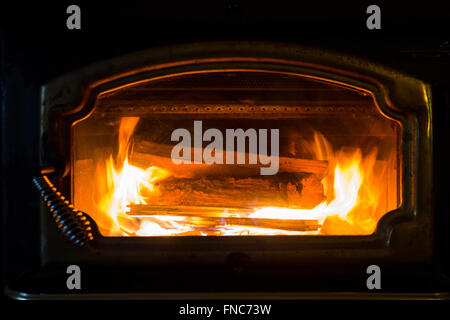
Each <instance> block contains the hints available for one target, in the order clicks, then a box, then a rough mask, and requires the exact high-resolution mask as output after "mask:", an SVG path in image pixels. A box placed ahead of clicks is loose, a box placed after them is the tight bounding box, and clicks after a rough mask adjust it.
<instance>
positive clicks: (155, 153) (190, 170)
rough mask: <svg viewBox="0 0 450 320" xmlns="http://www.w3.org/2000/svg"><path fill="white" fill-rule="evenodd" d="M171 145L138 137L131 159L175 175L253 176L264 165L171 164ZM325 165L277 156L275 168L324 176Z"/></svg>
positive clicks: (314, 161)
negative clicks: (277, 164)
mask: <svg viewBox="0 0 450 320" xmlns="http://www.w3.org/2000/svg"><path fill="white" fill-rule="evenodd" d="M172 148H173V146H171V145H165V144H159V143H155V142H150V141H144V140H140V141H137V142H136V143H135V146H134V152H133V153H132V155H131V161H132V162H133V163H136V164H137V165H140V166H142V167H149V166H157V167H160V168H163V169H166V170H168V171H170V172H171V173H172V175H174V176H176V177H198V176H208V175H213V176H217V175H222V176H252V175H259V174H260V168H261V167H265V166H266V165H261V164H248V161H246V164H233V165H231V164H206V163H192V164H174V163H173V162H172V160H171V152H172ZM202 152H203V150H202ZM193 153H194V148H192V157H191V159H193ZM224 153H225V152H224ZM202 154H203V153H202ZM248 156H249V154H248V153H246V155H245V157H246V159H248ZM235 157H236V153H235ZM327 167H328V162H327V161H321V160H310V159H299V158H294V157H279V170H278V172H279V173H282V172H294V173H298V172H302V173H314V174H317V175H318V176H319V177H323V175H324V174H325V172H326V170H327Z"/></svg>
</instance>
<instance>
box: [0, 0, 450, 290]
mask: <svg viewBox="0 0 450 320" xmlns="http://www.w3.org/2000/svg"><path fill="white" fill-rule="evenodd" d="M353 2H354V3H353ZM69 4H70V3H55V4H50V3H48V4H45V3H44V2H39V3H33V4H26V5H25V4H20V3H17V4H14V5H13V4H3V3H2V4H1V5H0V27H1V31H0V81H1V82H0V85H1V86H0V90H1V96H0V99H1V101H0V103H1V148H2V149H1V150H2V152H1V157H2V158H1V159H2V165H1V170H2V174H1V175H2V182H1V197H2V198H1V208H2V209H1V210H2V266H3V268H2V269H3V274H2V289H4V288H9V289H13V290H15V291H16V292H20V291H27V290H28V291H29V293H31V294H33V293H38V292H43V291H44V292H49V293H52V292H60V291H61V288H60V282H61V279H64V278H65V277H66V274H65V272H64V271H65V270H63V269H61V268H59V267H58V266H57V265H56V266H52V267H51V268H48V269H46V270H45V272H41V273H36V271H37V270H39V269H40V266H41V248H40V238H41V234H40V232H41V230H40V228H39V226H40V221H39V210H40V198H39V194H38V193H37V192H36V190H35V189H34V187H33V185H32V183H31V181H32V176H33V175H34V174H35V173H36V170H37V169H38V164H39V162H40V159H39V153H40V150H39V145H40V140H41V139H42V141H43V143H45V141H46V140H47V139H49V137H46V136H43V137H41V136H40V135H39V132H40V122H39V119H40V117H41V115H40V98H41V97H40V87H41V86H42V85H43V84H44V83H47V82H48V81H50V80H52V79H54V78H56V77H58V76H61V75H63V74H66V73H69V72H72V71H75V70H77V69H79V68H81V67H84V66H87V65H89V64H92V63H96V62H100V61H102V60H105V59H109V58H113V57H116V56H120V55H123V54H127V53H132V52H135V51H138V50H143V49H151V48H156V47H161V46H165V45H174V44H179V45H186V46H188V45H189V43H192V42H205V43H206V42H209V41H221V40H243V41H245V40H259V41H276V42H285V43H290V44H298V45H305V46H312V47H316V48H325V49H330V50H334V51H337V52H340V53H342V54H346V53H348V54H352V55H356V56H359V57H362V58H364V59H369V60H372V61H374V62H376V63H378V64H381V65H385V66H387V67H391V68H394V69H396V70H399V71H401V72H404V73H407V74H410V75H412V76H414V77H416V78H418V79H420V80H422V81H424V82H426V83H429V84H430V85H431V88H432V92H431V97H432V105H433V114H432V117H433V123H432V135H433V152H434V153H433V170H434V177H433V178H434V185H433V193H434V199H433V206H434V208H435V209H434V218H435V232H434V235H433V237H434V243H435V246H434V251H433V263H432V264H431V265H427V266H426V268H423V269H416V270H408V271H405V272H404V273H401V274H397V273H395V272H397V271H393V273H391V274H390V275H389V277H388V278H386V279H385V280H384V283H386V289H387V290H388V291H392V292H397V291H399V290H400V291H401V289H402V287H403V284H405V285H406V284H407V283H408V282H409V281H410V280H411V279H415V280H416V281H417V290H418V291H421V292H449V290H450V289H449V288H450V285H449V280H448V279H449V276H450V260H449V255H448V252H450V244H449V243H450V211H449V206H448V192H449V191H450V170H449V166H448V163H450V154H449V150H450V149H449V148H448V141H449V139H450V78H449V76H448V75H449V74H450V44H449V40H450V39H449V36H448V33H447V32H446V27H448V24H449V19H450V17H449V11H450V10H449V6H450V5H449V3H448V2H446V1H427V5H426V6H424V5H421V4H417V5H416V4H412V3H410V4H408V5H407V7H408V8H407V9H408V10H406V9H405V7H404V4H400V3H398V4H394V3H392V2H387V3H380V4H379V5H380V6H381V8H382V12H383V20H382V29H381V30H372V31H371V30H367V29H366V28H365V17H366V14H365V9H366V7H367V5H368V4H369V3H367V4H362V3H358V2H357V1H352V2H348V1H347V2H346V3H345V6H344V5H342V4H341V3H340V2H332V3H325V2H324V1H315V2H314V4H304V3H303V2H298V3H297V4H295V5H294V4H283V3H280V2H279V1H277V2H272V3H271V4H268V5H263V4H261V3H253V4H252V3H247V2H244V1H242V2H241V1H218V2H211V1H210V2H206V3H203V4H201V3H198V4H194V3H192V2H189V1H186V2H180V3H177V4H169V3H168V4H153V3H151V2H149V3H148V4H136V5H133V6H130V7H129V8H123V6H119V5H114V4H113V2H110V3H103V4H100V3H97V4H95V5H94V4H92V3H80V7H81V8H82V17H83V20H82V29H81V30H80V31H75V30H72V31H70V30H67V29H66V27H65V19H66V16H67V15H66V14H65V11H66V7H67V6H68V5H69ZM52 236H54V237H57V236H58V235H57V234H56V233H55V234H53V235H52ZM225 265H226V266H227V267H225V268H224V270H222V271H223V273H222V274H223V276H222V277H220V278H217V277H216V276H215V274H217V273H208V272H205V271H204V270H197V269H195V270H190V271H189V272H190V275H191V277H190V280H189V281H184V279H185V278H184V277H181V276H180V275H179V274H178V275H177V273H176V270H173V271H172V270H169V271H168V270H157V269H155V270H153V271H154V272H153V275H155V274H157V273H158V272H164V273H166V274H170V273H173V281H172V282H171V283H169V284H167V283H165V282H163V281H162V280H161V279H158V277H155V276H149V275H148V273H145V272H144V271H140V272H141V273H138V274H134V277H135V279H138V278H139V277H142V278H143V279H144V278H145V279H146V281H147V282H152V283H153V284H154V287H153V288H154V290H155V291H157V292H165V291H166V292H171V291H177V292H185V293H189V292H191V291H193V290H192V288H193V287H195V286H197V287H196V290H194V291H201V292H207V291H215V290H216V288H221V290H223V291H233V290H237V289H236V288H238V290H237V291H246V290H247V289H248V288H252V289H253V290H259V291H261V292H264V291H267V290H270V291H282V292H283V291H284V292H290V291H292V290H293V289H292V288H291V287H290V286H289V282H290V281H291V279H292V277H291V276H292V275H293V274H296V273H297V272H298V270H289V271H287V272H286V273H285V274H283V276H282V277H280V278H275V279H272V280H271V281H269V282H267V283H264V284H261V283H260V282H259V278H258V274H259V273H261V274H264V272H266V271H267V270H258V271H257V272H249V271H248V270H246V269H245V265H246V261H245V257H243V256H239V255H234V256H233V255H230V256H229V260H228V261H226V263H225ZM328 267H332V266H322V268H328ZM318 270H319V272H320V268H319V269H318ZM122 271H123V274H127V272H128V270H127V269H126V268H124V269H123V270H122ZM110 272H111V274H113V272H112V271H110ZM358 272H360V273H362V271H361V270H359V269H357V268H353V267H349V268H348V269H347V270H346V271H345V272H337V274H336V275H335V277H332V278H324V279H322V283H317V282H307V281H305V282H303V283H304V286H303V287H302V288H297V290H300V291H305V292H307V291H314V289H315V288H316V287H317V286H321V287H322V288H325V289H326V288H328V290H334V289H336V288H342V285H343V284H344V286H345V288H346V289H348V290H352V289H355V288H358V287H359V286H361V283H359V282H358V281H359V280H357V279H359V278H356V277H355V274H358ZM131 273H132V272H131ZM86 275H87V278H86V280H85V281H91V283H92V285H91V287H90V288H91V290H92V292H99V291H102V290H103V291H105V292H110V291H113V290H114V291H117V292H124V293H126V292H128V291H130V287H129V281H128V278H127V277H124V278H122V279H120V280H119V281H118V282H116V283H115V284H114V285H112V284H111V283H110V281H109V279H110V278H109V276H110V274H109V273H108V272H103V271H102V273H101V276H99V272H98V270H96V269H95V268H93V269H91V270H90V271H89V272H87V273H86ZM198 279H203V280H202V281H201V282H200V283H199V282H198V281H197V280H198ZM391 280H392V281H391ZM390 281H391V282H390ZM213 282H214V285H211V283H213ZM145 283H146V282H145V281H143V282H141V283H140V284H139V283H138V282H136V285H135V286H134V287H132V288H131V290H133V292H144V291H145V290H146V287H145ZM389 283H392V285H389ZM30 288H31V289H30ZM325 289H324V290H325ZM150 297H152V296H150ZM16 298H20V297H16Z"/></svg>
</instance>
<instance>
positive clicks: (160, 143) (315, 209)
mask: <svg viewBox="0 0 450 320" xmlns="http://www.w3.org/2000/svg"><path fill="white" fill-rule="evenodd" d="M431 110H432V106H431V93H430V87H429V86H428V85H427V84H425V83H423V82H422V81H420V80H418V79H415V78H413V77H411V76H408V75H405V74H402V73H400V72H397V71H395V70H391V69H388V68H384V67H383V66H381V65H377V64H373V63H371V62H367V61H365V60H362V59H359V58H354V57H350V56H343V55H339V54H336V53H333V52H327V51H324V50H317V49H313V48H306V47H299V46H293V45H285V44H282V45H280V44H271V43H260V42H251V43H249V42H233V43H209V44H207V45H205V44H192V45H190V46H183V47H182V46H174V47H166V48H161V49H153V50H150V51H143V52H138V53H136V54H131V55H128V56H123V57H119V58H116V59H112V60H108V61H104V62H102V63H98V64H96V65H92V66H89V67H86V68H83V69H80V70H77V71H74V72H72V73H69V74H67V75H66V76H63V77H61V78H58V79H56V80H54V81H52V82H50V83H48V84H46V85H45V86H43V87H42V109H41V116H42V118H41V123H42V125H41V134H42V137H43V140H42V146H41V150H42V156H43V157H42V158H43V161H42V164H41V165H42V167H41V168H42V169H41V171H40V173H39V174H37V176H36V178H35V180H34V183H35V184H36V186H37V187H38V189H39V190H40V193H41V195H42V198H43V201H42V208H41V213H40V214H41V230H42V234H41V243H42V246H41V258H42V267H43V269H44V270H52V272H56V273H58V272H61V270H63V268H64V267H65V266H67V265H70V264H77V265H80V266H81V267H82V268H84V270H87V271H85V273H86V277H87V278H88V279H89V281H88V282H86V283H87V284H86V285H85V287H84V291H83V292H84V293H85V294H86V296H89V295H92V294H103V295H104V296H105V297H115V296H119V297H126V296H127V294H128V295H129V294H130V293H132V294H136V295H137V296H139V297H148V298H151V297H164V296H166V295H169V296H170V294H172V297H174V293H175V296H177V295H178V296H179V297H184V296H188V295H187V292H189V295H190V296H191V297H192V294H193V293H192V292H195V293H194V296H195V294H196V295H197V297H205V296H207V295H210V294H212V293H213V292H216V295H215V296H216V297H221V296H222V297H223V296H225V295H226V294H227V293H231V292H233V293H234V295H235V296H242V297H244V296H246V295H248V294H249V293H252V294H253V296H254V297H258V296H261V295H264V294H267V293H270V296H276V295H275V294H274V292H283V293H282V295H284V296H289V295H291V296H295V297H300V298H301V297H314V296H315V297H322V298H327V297H328V298H330V297H338V296H341V297H342V294H343V292H352V293H351V294H352V295H353V296H354V297H364V296H368V295H369V293H367V292H366V291H367V288H366V287H365V285H364V283H365V278H364V276H363V275H364V274H365V271H366V268H367V266H369V265H373V264H375V265H379V266H381V267H382V270H383V276H384V277H385V278H383V279H389V281H390V282H389V281H387V280H383V284H384V283H386V284H385V285H384V287H383V289H384V290H383V291H382V295H384V297H386V298H389V297H396V296H397V295H398V293H399V292H402V293H403V296H404V297H408V296H409V297H414V296H415V295H416V294H417V293H418V292H419V293H420V292H423V294H422V296H423V297H426V296H427V295H428V294H429V293H430V292H434V291H439V290H438V289H436V290H433V289H430V287H429V286H428V287H427V285H425V284H423V285H422V284H419V285H418V284H417V283H416V284H411V283H410V282H409V281H410V279H411V278H410V275H411V274H413V273H414V274H416V275H417V274H422V273H426V272H427V270H428V268H430V266H431V264H432V260H433V250H434V249H433V248H434V211H433V201H432V185H433V181H432V177H433V175H432V172H433V171H432V170H433V167H432V165H433V156H432V145H433V136H432V117H431V114H432V112H431ZM64 236H65V237H64ZM119 273H120V274H126V276H124V277H123V276H122V277H121V276H117V275H118V274H119ZM37 278H38V280H36V288H38V289H34V290H37V291H33V292H31V293H30V292H25V293H24V295H25V296H26V297H37V296H33V294H36V295H37V294H39V296H40V297H43V296H45V297H52V296H59V297H65V295H66V294H69V293H67V292H66V291H65V289H61V288H60V287H59V285H56V284H55V285H53V284H52V285H50V286H44V285H42V283H43V282H45V281H47V282H46V283H47V284H48V279H47V278H46V277H45V275H40V276H39V277H37ZM112 278H114V279H115V280H114V282H113V283H112V282H111V281H110V279H112ZM42 279H47V280H45V281H44V280H42ZM425 282H426V281H425ZM50 283H52V282H51V281H50ZM43 287H45V289H42V288H43ZM39 290H42V291H39ZM333 292H334V293H333ZM185 293H186V295H184V294H185ZM430 294H431V293H430ZM428 296H429V295H428Z"/></svg>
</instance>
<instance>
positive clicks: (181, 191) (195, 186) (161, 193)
mask: <svg viewBox="0 0 450 320" xmlns="http://www.w3.org/2000/svg"><path fill="white" fill-rule="evenodd" d="M155 187H156V188H157V192H152V193H150V194H148V195H145V196H146V197H147V198H148V202H149V203H153V204H158V205H166V206H172V205H174V204H176V205H182V206H199V205H201V206H213V207H224V208H227V207H233V208H238V207H253V208H254V207H267V206H279V207H288V206H301V207H303V208H307V209H308V208H313V207H315V206H316V205H318V204H319V203H321V202H322V201H324V200H325V196H324V193H323V185H322V184H321V182H320V180H319V179H318V178H317V177H316V176H315V175H312V174H278V175H277V176H271V177H270V178H268V177H265V176H254V177H248V178H234V177H208V176H207V177H200V178H183V179H179V178H175V177H169V178H166V179H163V180H161V181H159V182H157V183H156V184H155Z"/></svg>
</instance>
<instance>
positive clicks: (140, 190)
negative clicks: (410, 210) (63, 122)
mask: <svg viewBox="0 0 450 320" xmlns="http://www.w3.org/2000/svg"><path fill="white" fill-rule="evenodd" d="M138 121H139V118H136V117H129V118H122V119H121V122H120V127H119V135H118V137H119V141H118V153H117V155H116V157H115V158H114V157H113V156H112V155H110V156H109V157H108V158H107V159H106V160H105V161H104V163H100V165H98V166H97V169H96V174H95V185H96V192H97V193H98V194H100V195H101V196H100V197H99V200H98V201H97V202H96V208H91V210H90V211H89V213H90V214H91V215H92V217H93V218H94V220H95V221H96V222H97V224H98V226H99V229H100V232H101V233H102V234H103V235H104V236H174V235H198V236H205V235H220V236H222V235H223V236H225V235H369V234H372V233H373V232H374V231H375V229H376V226H377V223H378V221H379V219H380V218H381V217H382V216H383V215H384V214H386V213H387V212H388V211H390V210H393V209H394V208H396V206H397V202H396V201H388V200H386V198H387V196H386V190H385V188H384V186H385V183H384V184H383V181H384V182H385V180H386V179H387V174H388V171H389V170H388V167H389V166H391V165H392V163H393V161H394V157H393V156H392V155H391V156H390V157H389V159H387V160H383V161H380V160H377V153H378V151H377V149H376V148H374V149H373V150H372V151H371V152H369V153H366V154H365V155H363V153H362V150H361V149H359V148H354V149H353V150H348V149H345V150H338V151H335V150H333V147H332V145H331V144H330V143H329V142H328V141H327V140H326V139H325V137H324V136H323V135H321V134H320V133H315V134H314V140H313V141H312V142H310V143H309V145H308V147H309V148H310V149H311V150H312V152H313V154H314V156H315V159H317V160H326V161H327V162H328V169H327V171H326V173H325V176H324V177H323V178H322V179H321V181H320V182H321V184H322V186H323V194H324V196H325V199H326V200H324V201H322V202H320V203H319V204H317V205H315V206H314V207H313V208H310V209H305V208H301V207H299V206H295V205H293V206H289V207H279V206H263V207H261V206H255V207H251V208H245V210H244V209H239V208H232V207H230V208H220V207H217V208H210V207H193V208H192V209H191V211H192V212H191V211H189V207H188V208H187V209H186V206H180V204H178V203H173V206H172V207H170V210H169V209H167V210H165V209H164V208H166V207H163V209H161V208H160V207H159V206H158V205H159V203H153V202H152V198H154V197H155V196H156V195H159V196H161V194H160V192H161V191H160V188H159V183H160V182H161V181H164V180H166V179H168V178H176V177H175V175H173V174H171V172H170V171H169V170H166V169H163V168H160V167H157V166H150V167H147V168H140V167H138V166H136V165H132V164H130V162H129V154H130V153H131V152H132V150H133V143H132V136H133V132H134V130H135V128H136V125H137V123H138ZM168 161H170V159H169V160H168ZM390 192H392V191H390ZM391 198H392V197H391ZM381 204H382V205H381ZM132 205H145V206H146V208H150V209H151V210H155V212H156V213H155V212H152V213H151V214H139V215H133V214H132V213H130V206H132ZM158 210H160V214H158V212H159V211H158ZM240 219H241V220H240ZM314 220H316V221H317V222H318V225H319V228H316V229H314V228H311V229H307V228H306V229H302V230H301V231H297V230H295V228H294V230H293V229H292V228H286V227H285V226H286V223H287V224H289V223H294V222H297V223H299V222H305V223H307V221H314ZM242 221H246V222H248V221H250V222H252V223H254V225H244V224H243V222H242ZM271 221H278V222H280V223H281V224H280V223H279V224H274V225H273V226H270V223H271ZM308 223H309V222H308Z"/></svg>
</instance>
